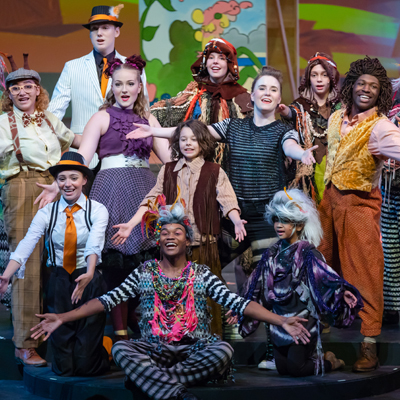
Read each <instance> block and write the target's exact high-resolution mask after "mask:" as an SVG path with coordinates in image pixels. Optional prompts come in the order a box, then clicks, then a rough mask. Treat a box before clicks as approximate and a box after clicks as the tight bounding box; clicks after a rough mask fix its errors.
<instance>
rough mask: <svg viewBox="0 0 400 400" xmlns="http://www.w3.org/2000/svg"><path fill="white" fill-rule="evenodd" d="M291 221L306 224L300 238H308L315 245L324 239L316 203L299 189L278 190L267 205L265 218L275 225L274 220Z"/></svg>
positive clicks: (296, 223) (295, 223)
mask: <svg viewBox="0 0 400 400" xmlns="http://www.w3.org/2000/svg"><path fill="white" fill-rule="evenodd" d="M275 218H278V219H279V220H280V221H287V222H291V223H293V224H294V225H300V224H304V228H303V229H302V230H301V232H300V234H299V239H300V240H306V241H307V242H310V243H311V244H313V245H314V246H315V247H318V245H319V244H320V242H321V239H322V226H321V221H320V220H319V215H318V211H317V209H316V207H315V203H314V202H313V200H311V199H310V198H309V197H308V196H307V195H305V194H304V193H303V192H302V191H300V190H298V189H290V190H288V191H286V189H285V190H281V191H279V192H277V193H276V194H275V196H274V198H273V199H272V201H271V202H270V203H269V205H267V207H266V213H265V219H266V220H267V221H268V222H269V223H270V224H271V225H273V224H274V222H273V220H274V219H275Z"/></svg>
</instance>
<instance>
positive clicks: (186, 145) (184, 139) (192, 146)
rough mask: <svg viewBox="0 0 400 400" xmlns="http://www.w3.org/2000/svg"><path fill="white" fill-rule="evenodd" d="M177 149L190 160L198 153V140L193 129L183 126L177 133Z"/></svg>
mask: <svg viewBox="0 0 400 400" xmlns="http://www.w3.org/2000/svg"><path fill="white" fill-rule="evenodd" d="M179 149H180V151H181V153H182V155H183V156H184V157H185V158H186V160H189V161H192V160H194V159H195V158H196V157H198V156H199V154H200V146H199V142H198V141H197V138H196V136H195V134H194V133H193V131H192V130H191V129H190V128H188V127H187V126H185V127H184V128H183V129H182V130H181V134H180V135H179Z"/></svg>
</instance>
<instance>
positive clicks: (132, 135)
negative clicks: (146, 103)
mask: <svg viewBox="0 0 400 400" xmlns="http://www.w3.org/2000/svg"><path fill="white" fill-rule="evenodd" d="M132 124H133V125H135V126H137V129H135V130H133V131H131V132H129V133H128V134H127V135H126V138H127V139H143V138H147V137H149V136H152V131H151V126H149V125H145V124H135V123H134V122H133V123H132Z"/></svg>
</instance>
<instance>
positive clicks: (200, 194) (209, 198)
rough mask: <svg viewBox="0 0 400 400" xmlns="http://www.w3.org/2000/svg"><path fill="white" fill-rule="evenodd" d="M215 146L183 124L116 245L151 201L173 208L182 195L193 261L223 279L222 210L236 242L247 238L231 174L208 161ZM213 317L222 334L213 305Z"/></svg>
mask: <svg viewBox="0 0 400 400" xmlns="http://www.w3.org/2000/svg"><path fill="white" fill-rule="evenodd" d="M215 145H216V141H215V139H214V138H213V137H212V136H211V134H210V133H209V132H208V129H207V127H206V125H205V124H203V123H202V122H200V121H198V120H189V121H185V122H182V123H181V124H179V125H178V127H177V128H176V130H175V132H174V135H173V137H172V138H171V144H170V148H171V158H172V159H173V160H174V161H172V162H169V163H167V164H166V165H165V166H163V167H162V168H161V170H160V172H159V174H158V178H157V183H156V185H155V186H154V188H153V189H152V190H151V191H150V193H148V194H147V196H146V197H145V198H144V200H143V202H142V204H141V206H140V208H139V210H138V211H137V212H136V214H135V215H134V216H133V218H132V219H131V220H130V221H129V222H128V223H125V224H119V225H115V226H114V228H119V230H118V232H117V233H116V234H115V235H114V236H113V240H114V241H115V243H116V244H122V243H124V242H125V240H126V238H127V237H128V236H129V234H130V233H131V231H132V229H133V228H134V227H135V226H136V225H138V224H139V223H140V222H141V220H142V216H143V214H144V213H145V212H146V211H147V203H148V200H151V201H154V200H155V199H156V197H157V196H158V195H161V194H164V195H165V196H166V201H167V204H172V203H173V202H174V201H175V199H176V197H177V195H178V194H179V195H180V197H181V199H183V200H184V201H185V204H186V212H187V214H188V215H189V218H190V220H191V224H192V226H193V230H194V240H193V242H192V248H191V251H192V254H191V255H190V256H189V258H190V259H191V260H195V261H197V262H198V263H200V264H206V265H208V266H210V268H211V271H212V272H213V273H214V274H215V275H217V276H218V277H219V278H220V279H221V265H220V262H219V256H218V247H217V240H216V235H218V234H219V233H220V221H219V215H220V211H221V212H222V214H223V216H224V217H229V218H230V219H231V220H232V222H233V224H234V225H235V233H236V240H238V241H241V240H243V239H244V236H246V230H245V227H244V224H246V221H244V220H242V219H241V218H240V214H239V213H240V208H239V205H238V203H237V199H236V195H235V192H234V191H233V188H232V185H231V183H230V182H229V179H228V177H227V175H226V174H225V172H224V171H223V170H222V169H221V167H220V165H218V164H216V163H213V162H211V161H208V160H212V159H213V156H214V152H215ZM178 192H179V193H178ZM211 312H212V315H213V320H212V331H213V333H217V334H222V321H221V311H220V306H218V305H217V304H216V303H213V304H212V311H211Z"/></svg>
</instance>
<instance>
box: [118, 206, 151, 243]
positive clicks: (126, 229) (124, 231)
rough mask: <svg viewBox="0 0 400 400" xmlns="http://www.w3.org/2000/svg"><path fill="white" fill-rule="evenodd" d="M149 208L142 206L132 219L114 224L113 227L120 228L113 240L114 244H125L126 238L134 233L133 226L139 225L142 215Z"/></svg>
mask: <svg viewBox="0 0 400 400" xmlns="http://www.w3.org/2000/svg"><path fill="white" fill-rule="evenodd" d="M147 210H148V208H147V207H145V206H141V207H139V209H138V210H137V211H136V214H135V215H134V216H133V217H132V218H131V220H130V221H129V222H127V223H125V224H118V225H114V226H113V228H118V232H117V233H115V234H114V235H113V237H112V238H111V241H112V242H113V244H114V245H116V246H118V245H120V244H124V243H125V242H126V239H128V237H129V235H130V234H131V233H132V231H133V228H135V226H137V225H139V224H140V222H141V221H142V217H143V215H144V213H145V212H146V211H147Z"/></svg>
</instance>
